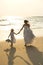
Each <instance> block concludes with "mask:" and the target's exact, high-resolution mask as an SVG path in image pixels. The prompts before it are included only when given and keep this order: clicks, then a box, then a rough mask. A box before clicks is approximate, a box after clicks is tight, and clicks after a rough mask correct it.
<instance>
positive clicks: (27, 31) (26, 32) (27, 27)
mask: <svg viewBox="0 0 43 65" xmlns="http://www.w3.org/2000/svg"><path fill="white" fill-rule="evenodd" d="M28 22H29V21H28V20H24V24H23V26H22V28H21V29H20V31H19V32H18V34H19V33H20V32H21V30H22V29H23V28H24V32H23V35H24V41H25V46H26V45H27V43H28V44H29V45H30V43H31V42H32V40H33V38H34V37H35V36H34V34H33V32H32V30H31V29H30V24H29V23H28Z"/></svg>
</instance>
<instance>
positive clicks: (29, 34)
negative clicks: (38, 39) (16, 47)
mask: <svg viewBox="0 0 43 65" xmlns="http://www.w3.org/2000/svg"><path fill="white" fill-rule="evenodd" d="M34 37H35V36H34V34H33V32H32V30H31V29H30V27H28V26H24V41H25V43H31V42H32V40H33V39H34Z"/></svg>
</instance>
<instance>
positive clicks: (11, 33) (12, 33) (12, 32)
mask: <svg viewBox="0 0 43 65" xmlns="http://www.w3.org/2000/svg"><path fill="white" fill-rule="evenodd" d="M14 34H16V33H15V32H14V29H11V32H10V34H9V36H8V38H9V37H10V38H11V47H13V43H15V42H16V39H15V36H14Z"/></svg>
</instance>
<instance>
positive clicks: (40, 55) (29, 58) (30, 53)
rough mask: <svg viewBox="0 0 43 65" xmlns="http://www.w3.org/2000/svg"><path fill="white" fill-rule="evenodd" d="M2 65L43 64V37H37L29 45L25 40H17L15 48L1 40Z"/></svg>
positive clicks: (0, 57) (0, 60) (0, 56)
mask: <svg viewBox="0 0 43 65" xmlns="http://www.w3.org/2000/svg"><path fill="white" fill-rule="evenodd" d="M0 65H43V37H37V38H35V39H34V41H33V42H32V45H31V46H30V47H29V46H28V45H27V46H24V40H23V39H20V40H17V41H16V43H15V44H14V46H13V48H11V47H10V43H8V42H6V41H1V42H0Z"/></svg>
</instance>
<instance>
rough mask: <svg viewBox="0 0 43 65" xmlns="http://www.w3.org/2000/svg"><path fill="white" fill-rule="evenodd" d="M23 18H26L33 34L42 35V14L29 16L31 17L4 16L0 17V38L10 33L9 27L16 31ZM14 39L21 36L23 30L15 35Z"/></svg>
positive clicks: (5, 37)
mask: <svg viewBox="0 0 43 65" xmlns="http://www.w3.org/2000/svg"><path fill="white" fill-rule="evenodd" d="M24 19H27V20H28V21H29V23H30V28H31V30H32V31H33V33H34V35H35V36H36V37H37V36H39V37H40V36H43V16H31V17H26V18H22V17H14V16H13V17H6V18H0V40H6V39H7V38H8V35H9V33H10V30H11V28H13V29H14V31H15V32H16V33H17V32H18V31H19V30H20V29H21V27H22V26H23V24H24ZM15 37H16V39H22V38H23V30H22V31H21V33H20V34H18V35H15Z"/></svg>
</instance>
